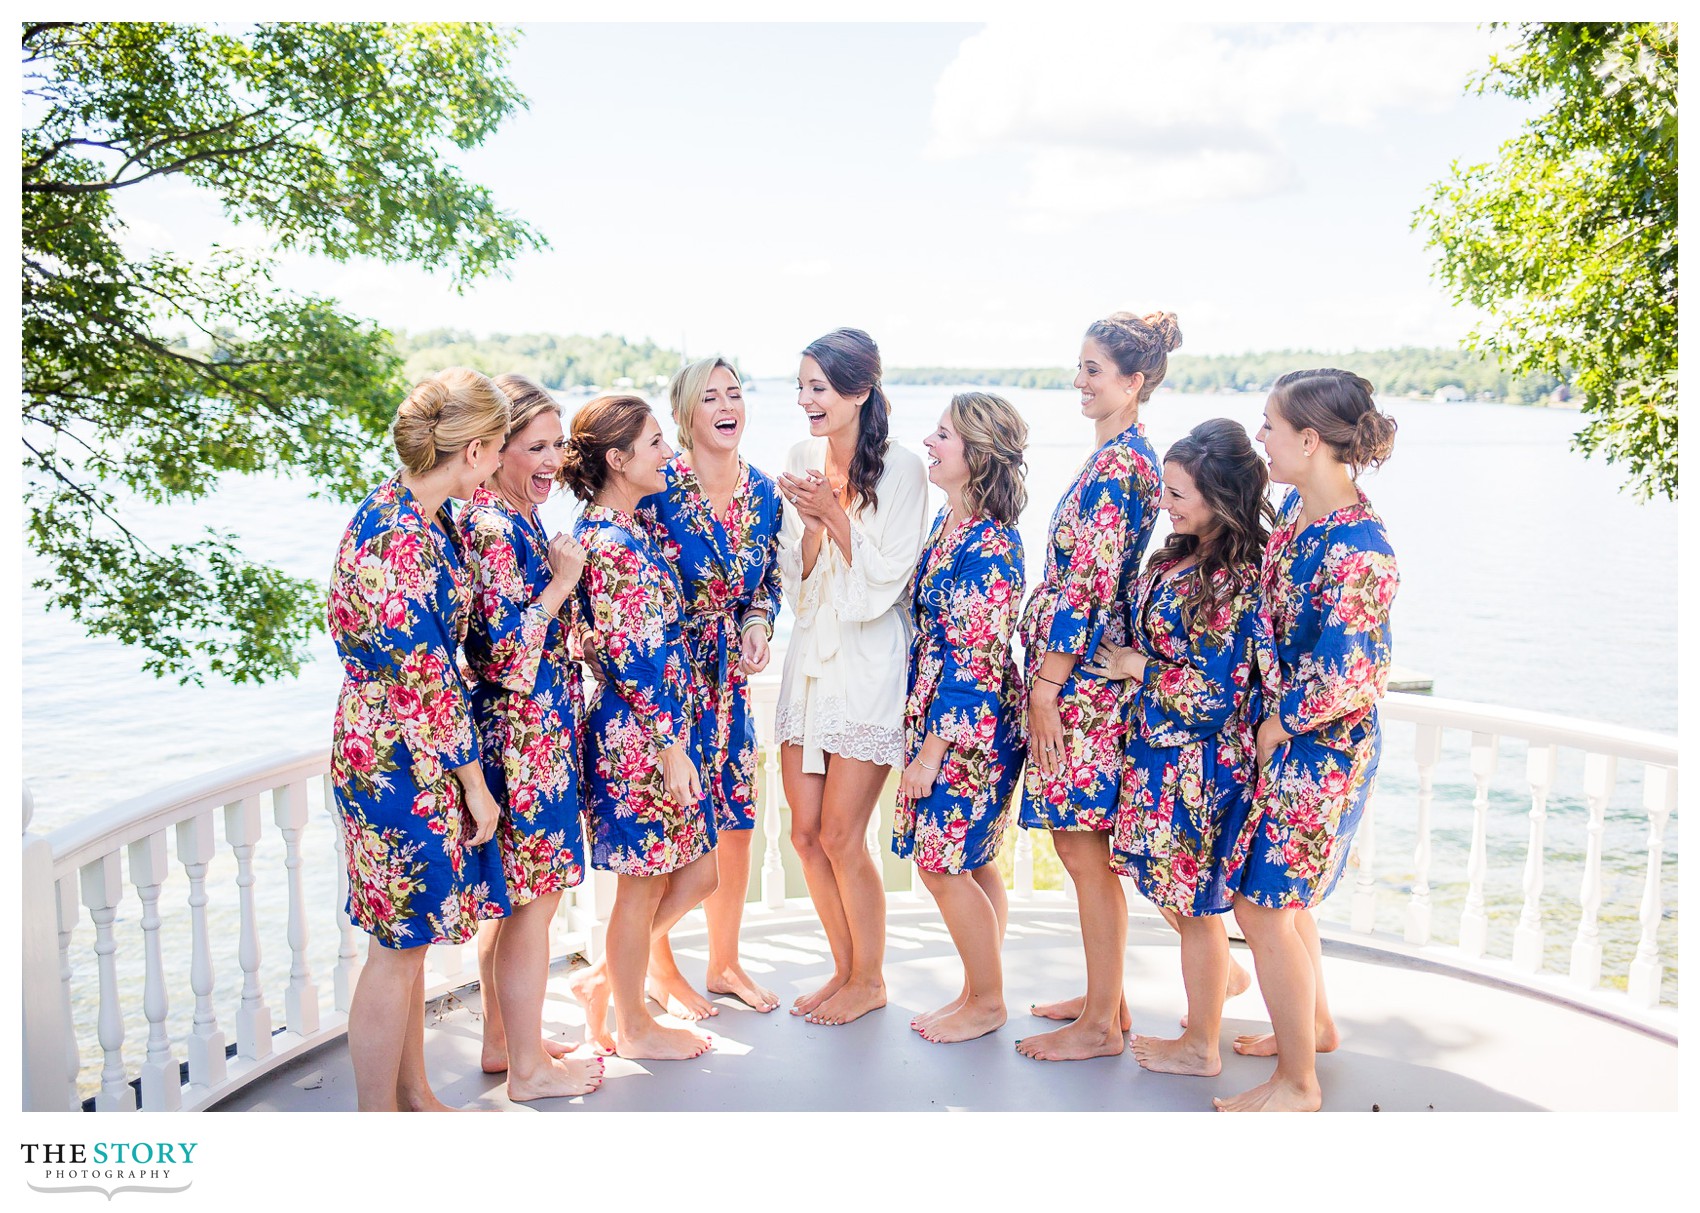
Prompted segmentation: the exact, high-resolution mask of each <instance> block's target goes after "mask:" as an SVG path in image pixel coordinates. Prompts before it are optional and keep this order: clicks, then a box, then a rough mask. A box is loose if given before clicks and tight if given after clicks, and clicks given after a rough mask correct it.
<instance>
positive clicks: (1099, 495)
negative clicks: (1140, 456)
mask: <svg viewBox="0 0 1700 1213" xmlns="http://www.w3.org/2000/svg"><path fill="white" fill-rule="evenodd" d="M1106 455H1108V456H1111V458H1109V459H1105V460H1103V461H1102V462H1101V463H1100V466H1099V468H1098V469H1097V474H1096V475H1095V476H1094V478H1093V479H1092V480H1091V481H1090V482H1089V483H1088V484H1087V485H1086V488H1085V489H1084V490H1083V491H1082V493H1081V495H1080V513H1079V517H1078V518H1077V519H1076V520H1075V521H1074V523H1073V527H1074V531H1073V535H1072V539H1073V547H1072V549H1071V551H1070V554H1069V560H1068V567H1067V569H1065V570H1063V571H1062V574H1061V577H1060V579H1059V582H1060V584H1059V586H1058V593H1057V609H1056V613H1055V614H1053V615H1052V616H1051V626H1050V630H1049V632H1048V633H1047V635H1046V637H1045V644H1044V647H1045V651H1046V652H1051V653H1072V654H1074V655H1075V656H1076V657H1080V658H1085V657H1088V656H1090V655H1091V653H1092V651H1093V650H1094V649H1096V648H1097V647H1098V641H1099V640H1101V639H1102V638H1103V635H1104V629H1105V627H1107V626H1108V625H1109V622H1110V617H1111V613H1112V611H1113V610H1114V606H1115V598H1116V589H1117V586H1118V585H1119V584H1120V582H1121V575H1122V564H1123V562H1124V560H1125V559H1126V557H1127V545H1128V542H1129V539H1130V537H1131V536H1134V535H1137V534H1138V533H1139V530H1140V527H1141V525H1142V524H1143V522H1144V519H1145V510H1146V508H1147V503H1146V502H1145V500H1144V499H1143V498H1141V497H1140V496H1139V494H1138V491H1137V481H1136V480H1135V479H1134V475H1133V469H1132V467H1131V466H1129V464H1128V463H1127V455H1126V452H1124V451H1120V450H1119V448H1112V450H1111V451H1109V452H1106ZM1116 455H1120V456H1121V458H1120V459H1117V458H1114V456H1116Z"/></svg>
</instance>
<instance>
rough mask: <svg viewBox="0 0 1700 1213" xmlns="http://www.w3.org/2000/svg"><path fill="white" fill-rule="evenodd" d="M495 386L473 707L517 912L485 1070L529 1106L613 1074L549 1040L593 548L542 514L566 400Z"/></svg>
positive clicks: (484, 983)
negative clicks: (576, 631) (498, 398)
mask: <svg viewBox="0 0 1700 1213" xmlns="http://www.w3.org/2000/svg"><path fill="white" fill-rule="evenodd" d="M495 385H496V387H497V388H498V389H499V390H500V391H502V393H503V394H505V395H506V396H507V397H508V400H509V402H510V403H511V404H512V406H513V417H512V419H511V420H510V421H509V423H508V432H507V436H506V440H505V441H504V442H503V443H502V446H501V451H500V456H499V460H498V462H497V464H496V471H495V473H494V474H493V475H492V476H491V477H490V478H489V479H488V480H486V481H485V482H484V483H483V484H481V485H479V486H478V488H477V489H476V490H475V491H474V492H473V494H472V499H471V500H470V501H468V502H467V503H466V505H465V507H464V508H462V510H461V512H460V519H459V522H460V531H461V536H462V538H463V540H464V542H465V545H466V551H467V564H468V566H469V568H470V570H471V575H472V589H473V595H472V625H471V627H470V629H469V630H468V632H467V636H466V656H467V663H468V664H469V665H470V666H471V668H472V671H473V673H474V674H475V675H476V676H477V679H478V682H477V685H476V686H474V687H473V691H472V710H473V716H474V719H475V720H476V721H477V724H478V732H479V736H480V737H481V739H482V742H483V745H482V753H483V760H484V773H485V776H486V778H487V779H488V781H489V785H490V788H491V790H492V791H493V792H494V793H495V796H496V799H497V801H498V802H499V803H500V804H501V806H502V819H501V823H500V824H499V825H498V827H497V829H496V840H497V842H498V843H500V845H501V849H502V869H503V872H504V874H505V876H506V878H507V885H508V900H509V902H510V904H511V905H512V907H513V911H512V913H511V914H510V915H509V916H508V917H507V918H503V919H498V920H495V921H492V922H487V923H485V924H484V927H483V929H482V930H481V931H480V932H479V935H478V971H479V977H480V979H481V980H480V986H481V989H482V992H483V1002H484V1033H483V1037H484V1039H483V1057H482V1066H483V1069H484V1070H485V1071H486V1072H487V1073H497V1072H500V1071H503V1070H505V1071H506V1072H507V1075H508V1098H510V1099H514V1100H518V1101H522V1102H523V1101H526V1100H532V1099H543V1098H548V1097H551V1096H570V1095H584V1094H588V1093H589V1092H591V1091H594V1090H595V1089H596V1087H597V1086H598V1084H600V1083H601V1081H602V1065H603V1063H602V1060H601V1058H583V1059H573V1058H569V1057H568V1056H567V1053H568V1052H569V1051H570V1049H569V1047H568V1046H566V1045H564V1044H558V1043H556V1042H553V1041H546V1040H543V1039H542V1023H543V996H544V991H545V986H546V985H547V982H548V977H549V921H550V919H551V918H552V917H553V916H554V913H555V907H556V905H557V904H558V903H559V902H560V900H561V893H562V892H563V891H564V890H566V889H568V888H571V887H572V886H573V885H576V884H578V883H579V882H580V881H581V880H583V879H584V832H583V830H582V829H581V828H580V825H579V770H578V761H579V745H580V730H581V727H582V723H581V722H582V718H583V713H584V709H583V698H584V697H583V693H582V692H581V691H580V689H579V673H578V663H577V662H576V661H574V660H573V657H572V655H571V654H570V653H569V652H568V649H567V638H568V635H569V634H570V631H571V627H570V623H571V614H570V611H569V610H568V605H569V603H570V601H571V598H570V595H571V594H572V592H573V589H574V587H576V586H577V585H578V579H579V574H580V572H581V570H582V569H583V568H584V550H583V549H582V548H580V547H579V545H578V544H577V543H576V542H575V541H574V540H573V538H572V536H570V535H555V536H550V535H549V533H548V532H547V531H546V530H545V529H544V527H543V521H542V519H541V518H539V517H538V515H537V507H538V506H540V505H542V504H543V503H544V502H545V501H547V500H548V498H549V494H550V492H551V491H552V490H553V489H554V487H555V473H556V471H558V470H559V468H560V466H561V448H562V446H563V445H564V444H565V439H564V438H563V436H562V433H561V406H560V405H558V404H556V403H555V401H554V400H553V399H552V398H551V397H550V395H549V393H548V392H546V391H544V390H543V388H542V387H540V386H539V385H537V384H536V383H533V382H532V381H531V380H529V379H527V378H525V377H524V376H523V375H499V376H497V378H496V380H495ZM510 1027H511V1028H513V1029H514V1030H515V1035H513V1036H511V1037H510V1036H509V1035H508V1029H509V1028H510Z"/></svg>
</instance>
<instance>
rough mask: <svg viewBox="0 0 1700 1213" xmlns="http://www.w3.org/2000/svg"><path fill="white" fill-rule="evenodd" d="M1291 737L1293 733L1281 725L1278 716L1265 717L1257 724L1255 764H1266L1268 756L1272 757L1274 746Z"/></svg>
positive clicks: (1262, 765) (1261, 765)
mask: <svg viewBox="0 0 1700 1213" xmlns="http://www.w3.org/2000/svg"><path fill="white" fill-rule="evenodd" d="M1292 739H1293V735H1292V734H1291V733H1289V732H1287V730H1286V729H1284V728H1282V727H1281V718H1280V717H1279V716H1270V717H1267V718H1266V719H1265V720H1264V722H1263V723H1262V724H1260V725H1258V726H1257V765H1258V766H1260V767H1266V766H1268V765H1269V760H1270V758H1272V757H1274V754H1275V747H1276V746H1278V745H1280V744H1281V743H1282V742H1286V741H1291V740H1292Z"/></svg>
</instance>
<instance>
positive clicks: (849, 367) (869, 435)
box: [803, 329, 891, 514]
mask: <svg viewBox="0 0 1700 1213" xmlns="http://www.w3.org/2000/svg"><path fill="white" fill-rule="evenodd" d="M803 353H805V354H807V355H808V356H809V357H810V358H813V359H814V360H815V362H816V363H817V364H818V365H819V366H820V369H821V373H822V374H824V375H825V376H826V381H827V382H828V383H830V384H832V390H833V391H835V392H837V393H838V394H839V395H840V396H860V395H861V394H862V393H863V392H866V393H867V394H868V398H867V400H865V401H864V402H863V403H862V409H861V413H862V415H861V417H859V418H858V419H857V422H858V424H857V431H856V453H855V454H854V455H852V456H851V457H850V469H849V473H848V479H849V485H848V487H849V490H850V504H851V505H852V506H853V507H855V509H856V512H857V513H858V514H859V513H861V512H862V510H863V509H864V508H866V509H878V508H879V496H878V495H877V494H876V493H875V492H874V486H875V485H877V484H878V483H879V479H880V476H881V475H883V474H884V472H885V451H886V447H888V446H889V445H890V438H889V435H890V433H891V401H889V400H887V399H886V398H885V391H884V390H883V389H882V388H881V387H880V347H879V346H877V345H875V344H874V339H873V338H872V337H870V336H868V335H867V334H866V333H864V332H863V331H862V330H861V329H833V330H832V332H830V333H828V334H827V335H826V336H824V337H818V338H816V339H815V340H814V341H811V342H809V344H808V345H807V346H805V347H804V349H803Z"/></svg>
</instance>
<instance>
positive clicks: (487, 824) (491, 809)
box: [455, 764, 502, 847]
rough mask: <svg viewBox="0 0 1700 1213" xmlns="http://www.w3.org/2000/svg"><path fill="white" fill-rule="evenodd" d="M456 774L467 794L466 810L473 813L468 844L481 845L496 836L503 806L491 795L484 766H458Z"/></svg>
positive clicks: (472, 845)
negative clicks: (485, 778)
mask: <svg viewBox="0 0 1700 1213" xmlns="http://www.w3.org/2000/svg"><path fill="white" fill-rule="evenodd" d="M469 768H470V769H469ZM455 774H456V776H457V777H458V778H459V779H460V786H461V790H462V791H463V792H464V793H465V794H466V811H467V812H468V813H470V814H471V815H472V826H473V830H472V837H471V838H469V839H467V840H466V845H467V846H471V847H476V846H481V845H483V844H484V843H486V842H489V841H490V839H491V838H493V837H494V836H495V833H496V823H497V822H498V821H500V820H501V819H502V806H501V805H499V804H497V803H496V798H495V797H494V796H492V795H490V788H489V786H488V785H487V784H485V782H484V771H483V769H482V768H480V767H478V766H477V765H476V764H468V766H467V767H456V768H455Z"/></svg>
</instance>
